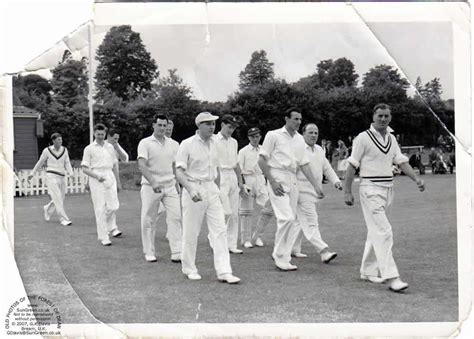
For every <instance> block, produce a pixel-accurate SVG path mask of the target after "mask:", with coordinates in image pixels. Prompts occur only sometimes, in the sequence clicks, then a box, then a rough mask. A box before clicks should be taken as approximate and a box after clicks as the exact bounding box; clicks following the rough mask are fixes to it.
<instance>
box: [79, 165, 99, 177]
mask: <svg viewBox="0 0 474 339" xmlns="http://www.w3.org/2000/svg"><path fill="white" fill-rule="evenodd" d="M82 172H83V173H84V174H85V175H87V176H89V177H91V178H94V179H97V180H99V175H98V174H96V173H94V172H93V171H92V170H91V169H90V168H89V167H86V166H82Z"/></svg>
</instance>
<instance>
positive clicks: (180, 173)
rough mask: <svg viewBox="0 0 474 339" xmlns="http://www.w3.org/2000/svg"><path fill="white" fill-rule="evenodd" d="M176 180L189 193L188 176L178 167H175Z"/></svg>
mask: <svg viewBox="0 0 474 339" xmlns="http://www.w3.org/2000/svg"><path fill="white" fill-rule="evenodd" d="M176 180H178V182H179V183H180V184H181V186H183V187H184V189H185V190H186V191H188V192H189V193H191V183H190V182H189V180H188V178H186V175H185V174H184V170H183V169H182V168H180V167H178V168H176Z"/></svg>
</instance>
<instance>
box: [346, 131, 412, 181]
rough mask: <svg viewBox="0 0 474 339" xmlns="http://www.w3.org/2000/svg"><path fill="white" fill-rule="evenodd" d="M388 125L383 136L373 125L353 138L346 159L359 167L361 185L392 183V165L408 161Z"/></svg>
mask: <svg viewBox="0 0 474 339" xmlns="http://www.w3.org/2000/svg"><path fill="white" fill-rule="evenodd" d="M392 131H393V130H392V129H391V128H390V127H389V128H388V129H387V133H386V134H385V137H382V135H381V134H380V133H379V132H377V131H376V130H375V128H374V127H373V125H371V126H370V128H369V129H368V130H365V131H363V132H361V133H359V135H358V136H357V137H356V138H355V139H354V142H353V145H352V153H351V156H350V157H349V158H348V159H347V161H349V163H350V164H352V165H353V166H354V167H355V168H360V177H361V185H362V184H375V185H378V186H385V187H390V186H392V185H393V172H392V166H393V165H394V164H395V165H399V164H401V163H404V162H408V158H407V157H406V156H404V155H403V154H402V152H401V150H400V146H399V145H398V142H397V139H396V138H395V136H394V135H393V134H391V133H390V132H392Z"/></svg>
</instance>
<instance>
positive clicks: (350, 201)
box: [344, 192, 354, 206]
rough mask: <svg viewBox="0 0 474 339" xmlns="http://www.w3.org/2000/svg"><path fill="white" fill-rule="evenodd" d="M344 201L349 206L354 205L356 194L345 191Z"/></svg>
mask: <svg viewBox="0 0 474 339" xmlns="http://www.w3.org/2000/svg"><path fill="white" fill-rule="evenodd" d="M344 202H345V203H346V205H347V206H352V205H354V196H353V195H352V193H351V192H346V193H344Z"/></svg>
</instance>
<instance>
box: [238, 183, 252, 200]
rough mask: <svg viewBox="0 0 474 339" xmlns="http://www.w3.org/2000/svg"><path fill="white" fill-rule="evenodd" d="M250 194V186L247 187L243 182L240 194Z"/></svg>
mask: <svg viewBox="0 0 474 339" xmlns="http://www.w3.org/2000/svg"><path fill="white" fill-rule="evenodd" d="M249 194H250V188H248V187H247V185H245V184H243V185H241V186H240V195H241V196H242V197H247V196H249Z"/></svg>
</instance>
